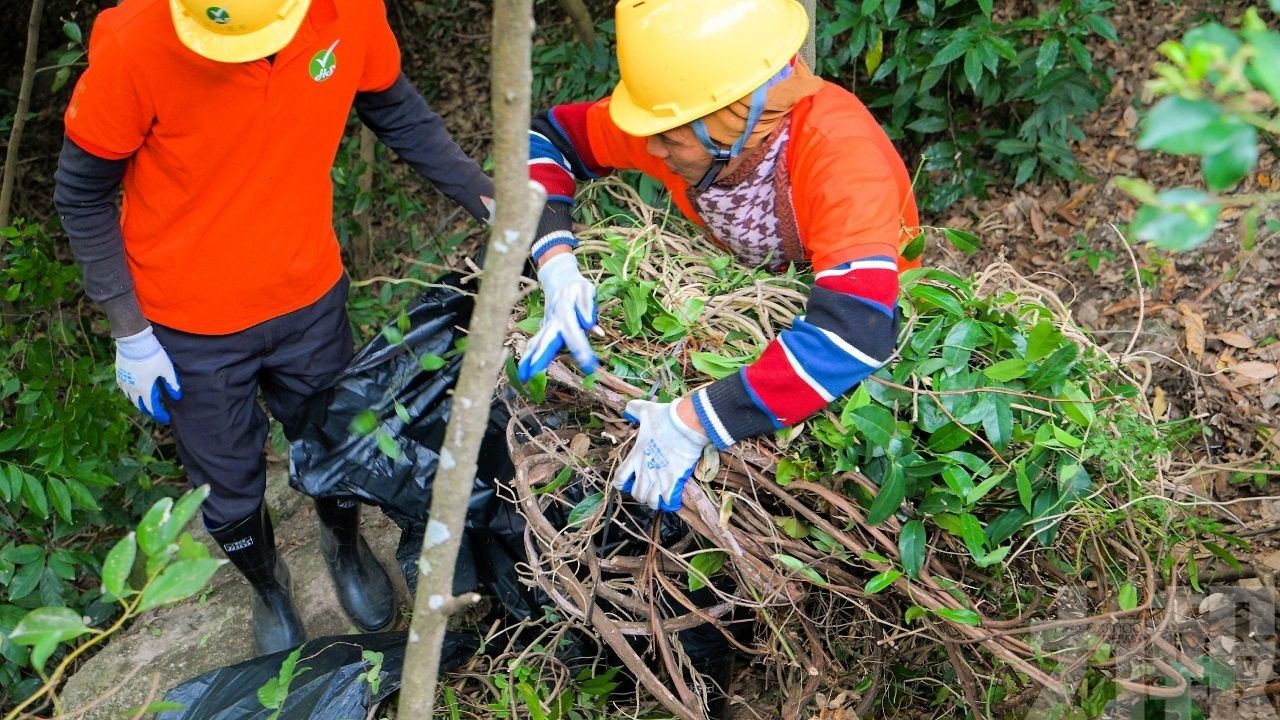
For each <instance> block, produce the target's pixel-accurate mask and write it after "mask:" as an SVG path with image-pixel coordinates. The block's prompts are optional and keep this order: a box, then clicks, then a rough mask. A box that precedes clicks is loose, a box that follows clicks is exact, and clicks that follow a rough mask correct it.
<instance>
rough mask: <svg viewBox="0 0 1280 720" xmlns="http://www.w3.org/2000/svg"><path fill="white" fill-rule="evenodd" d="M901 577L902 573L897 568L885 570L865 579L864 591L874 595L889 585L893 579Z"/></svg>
mask: <svg viewBox="0 0 1280 720" xmlns="http://www.w3.org/2000/svg"><path fill="white" fill-rule="evenodd" d="M900 577H902V573H901V572H899V571H897V570H885V571H884V572H882V573H880V574H879V575H876V576H875V577H873V578H871V579H870V580H868V581H867V585H866V587H865V588H864V591H865V592H866V593H867V594H868V595H875V594H876V593H878V592H880V591H881V590H883V589H885V588H887V587H889V586H890V585H892V584H893V582H894V581H895V580H897V579H898V578H900Z"/></svg>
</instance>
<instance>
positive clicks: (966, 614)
mask: <svg viewBox="0 0 1280 720" xmlns="http://www.w3.org/2000/svg"><path fill="white" fill-rule="evenodd" d="M934 612H935V613H936V614H937V615H938V616H939V617H942V618H945V619H947V620H950V621H951V622H953V623H959V624H961V625H970V626H973V627H977V626H978V625H979V624H981V622H982V618H981V617H980V616H979V615H978V613H976V612H974V611H972V610H968V609H963V610H956V609H953V608H939V609H937V610H935V611H934Z"/></svg>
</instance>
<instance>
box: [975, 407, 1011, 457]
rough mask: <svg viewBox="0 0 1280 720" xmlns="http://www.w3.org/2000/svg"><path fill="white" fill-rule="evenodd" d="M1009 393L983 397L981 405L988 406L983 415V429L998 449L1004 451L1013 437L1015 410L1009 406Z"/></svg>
mask: <svg viewBox="0 0 1280 720" xmlns="http://www.w3.org/2000/svg"><path fill="white" fill-rule="evenodd" d="M1010 402H1011V401H1010V397H1009V396H1008V395H1001V394H991V395H988V396H986V397H984V398H983V400H982V404H981V406H982V407H984V408H986V413H985V414H984V415H983V416H982V430H983V432H985V433H986V435H987V441H988V442H990V443H991V444H992V445H993V446H994V447H995V449H996V450H997V451H999V452H1004V451H1005V450H1006V449H1008V447H1009V442H1010V441H1011V440H1012V439H1013V410H1012V408H1010V407H1009V405H1010Z"/></svg>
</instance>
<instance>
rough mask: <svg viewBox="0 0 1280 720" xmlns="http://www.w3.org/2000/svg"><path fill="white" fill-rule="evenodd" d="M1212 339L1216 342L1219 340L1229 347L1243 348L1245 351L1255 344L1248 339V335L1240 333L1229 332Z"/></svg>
mask: <svg viewBox="0 0 1280 720" xmlns="http://www.w3.org/2000/svg"><path fill="white" fill-rule="evenodd" d="M1213 337H1214V338H1216V339H1218V340H1221V341H1222V342H1224V343H1226V344H1228V345H1230V346H1231V347H1234V348H1243V349H1246V350H1247V349H1249V348H1251V347H1253V346H1254V345H1256V344H1257V343H1255V342H1254V341H1253V338H1251V337H1249V336H1248V335H1245V334H1244V333H1242V332H1235V331H1231V332H1224V333H1218V334H1217V335H1214V336H1213Z"/></svg>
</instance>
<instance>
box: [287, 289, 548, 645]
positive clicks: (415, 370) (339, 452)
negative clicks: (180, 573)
mask: <svg viewBox="0 0 1280 720" xmlns="http://www.w3.org/2000/svg"><path fill="white" fill-rule="evenodd" d="M473 307H474V303H473V299H472V297H471V296H470V295H469V294H468V293H467V291H466V288H462V287H460V286H459V285H458V279H457V276H451V277H450V278H446V279H445V280H443V281H441V287H435V288H432V289H430V290H428V291H426V292H424V293H422V294H421V295H420V296H419V297H418V299H417V302H416V303H415V304H414V306H413V308H412V309H411V310H409V311H408V312H407V313H406V314H405V319H406V320H407V323H405V322H400V323H398V324H397V325H395V326H392V327H393V328H394V329H391V328H389V329H387V330H384V331H383V332H382V333H380V334H379V335H378V336H377V337H376V338H374V339H373V340H372V341H370V342H369V343H368V344H367V345H366V346H365V347H363V348H362V349H361V350H360V351H359V352H358V353H357V354H356V356H355V357H354V358H353V359H352V361H351V363H350V364H349V365H348V366H347V369H346V370H345V371H344V372H343V373H342V374H341V375H339V376H338V377H337V378H336V379H335V380H334V381H333V383H332V384H331V385H330V387H328V388H327V389H325V390H323V391H321V392H319V393H317V394H316V395H315V396H313V397H312V398H310V399H309V400H308V401H307V402H306V404H305V405H304V409H303V412H302V413H301V417H302V420H301V422H300V423H299V425H298V426H297V427H294V428H290V433H289V434H290V436H291V437H293V438H296V439H295V440H294V441H293V443H292V445H291V446H290V453H289V462H290V473H289V482H290V484H291V485H292V486H293V487H294V488H296V489H298V490H300V491H302V492H304V493H306V494H307V495H311V496H313V497H325V496H345V497H352V496H354V497H356V498H359V499H361V500H363V501H365V502H368V503H372V504H375V505H377V506H379V507H380V508H381V509H382V510H383V512H385V513H386V514H387V515H388V516H389V517H390V518H391V519H392V520H393V521H395V523H396V524H397V525H399V526H400V528H401V536H400V544H399V546H398V548H397V550H396V559H397V562H398V563H399V565H400V568H401V570H402V571H403V573H404V575H405V580H406V581H407V582H408V584H409V587H410V588H411V589H412V588H414V587H415V586H416V584H417V577H418V569H417V560H418V553H419V550H420V548H421V547H422V538H423V536H424V535H425V527H426V520H427V517H426V516H427V511H428V509H429V508H430V506H431V488H432V481H433V480H434V479H435V474H436V469H437V467H438V464H439V460H440V455H439V449H440V447H441V445H442V444H443V442H444V433H445V429H446V426H447V425H448V423H449V417H450V408H451V406H452V397H451V394H450V393H451V392H452V390H453V388H454V386H455V385H456V384H457V381H458V375H459V374H460V372H461V368H462V353H461V352H458V351H457V347H458V345H459V341H460V340H462V339H463V338H465V337H466V333H465V331H464V330H463V328H465V326H466V325H467V323H468V322H469V321H470V319H471V311H472V309H473ZM393 337H399V338H400V339H399V342H392V338H393ZM357 418H362V421H363V422H365V423H367V422H368V420H369V419H370V418H372V420H373V421H374V422H373V424H374V428H375V429H374V430H373V431H372V432H359V431H360V430H364V429H366V428H360V427H355V425H356V424H358V423H357ZM508 418H509V416H508V413H507V410H506V404H505V403H504V402H503V401H502V399H501V398H494V399H493V401H492V402H491V405H490V415H489V422H488V424H487V426H486V428H485V435H484V438H483V439H482V442H481V446H480V455H479V459H478V465H477V468H476V479H475V482H474V485H473V488H472V494H471V502H470V506H469V508H468V513H467V524H466V532H465V534H464V536H463V538H462V546H461V548H460V550H459V552H458V562H457V565H456V567H455V569H454V586H453V591H454V593H455V594H457V593H462V592H465V591H468V590H473V589H475V588H476V586H477V585H478V584H479V583H484V584H485V585H486V586H488V587H489V588H490V589H491V590H492V591H493V592H494V593H495V594H496V595H497V596H498V599H499V601H500V603H501V604H502V606H503V607H504V609H505V610H506V611H507V613H508V614H509V615H511V616H512V617H514V618H515V619H517V620H523V619H525V618H527V617H530V616H531V615H532V614H533V613H534V612H535V611H537V609H538V607H539V606H540V600H539V599H538V598H537V597H535V595H533V594H532V593H531V591H530V590H529V589H528V588H527V587H525V586H524V585H523V584H522V583H521V582H520V580H519V577H518V575H517V572H516V564H517V563H518V562H520V561H521V560H522V559H523V557H524V548H523V534H524V519H523V518H522V517H520V515H519V514H518V513H517V512H516V511H515V508H514V507H513V506H512V505H511V504H510V503H508V502H506V501H504V500H502V499H501V497H500V496H501V495H503V494H505V496H506V497H512V495H513V494H512V493H510V492H502V493H500V492H499V489H500V488H502V487H504V486H505V485H506V484H507V483H509V482H510V480H511V478H512V477H514V475H515V468H514V467H513V466H512V464H511V455H510V452H509V451H508V449H507V440H506V429H507V421H508ZM388 450H390V452H388Z"/></svg>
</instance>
